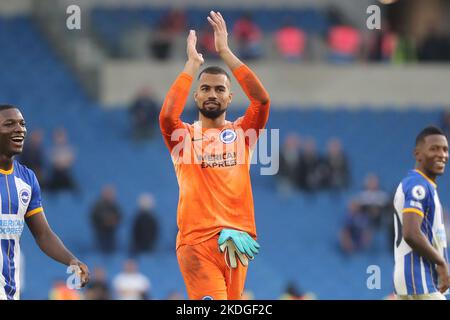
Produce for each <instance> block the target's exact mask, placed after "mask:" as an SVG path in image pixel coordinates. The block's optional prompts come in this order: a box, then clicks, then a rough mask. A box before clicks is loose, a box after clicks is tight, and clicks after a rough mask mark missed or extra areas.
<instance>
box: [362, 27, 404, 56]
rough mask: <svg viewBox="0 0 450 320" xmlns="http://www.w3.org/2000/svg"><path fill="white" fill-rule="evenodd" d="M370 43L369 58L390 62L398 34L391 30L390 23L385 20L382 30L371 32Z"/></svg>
mask: <svg viewBox="0 0 450 320" xmlns="http://www.w3.org/2000/svg"><path fill="white" fill-rule="evenodd" d="M370 36H371V37H370V39H369V44H368V54H367V56H368V60H369V61H377V62H389V61H391V60H392V57H393V55H394V52H395V48H396V46H397V35H396V34H395V33H394V32H392V31H391V28H390V24H389V22H388V21H387V20H383V21H382V23H381V29H380V30H372V31H371V32H370Z"/></svg>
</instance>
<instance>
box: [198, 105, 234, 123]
mask: <svg viewBox="0 0 450 320" xmlns="http://www.w3.org/2000/svg"><path fill="white" fill-rule="evenodd" d="M197 108H198V111H199V112H200V113H201V114H202V115H203V116H204V117H206V118H208V119H212V120H214V119H216V118H218V117H220V116H221V115H222V114H223V113H224V112H225V111H227V108H223V109H221V108H220V107H218V108H215V109H212V110H208V109H205V108H199V107H197Z"/></svg>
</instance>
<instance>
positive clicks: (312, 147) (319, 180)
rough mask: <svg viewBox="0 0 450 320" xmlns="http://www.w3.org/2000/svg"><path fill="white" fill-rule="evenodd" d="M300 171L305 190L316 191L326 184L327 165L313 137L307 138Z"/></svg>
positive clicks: (301, 182) (302, 185) (301, 183)
mask: <svg viewBox="0 0 450 320" xmlns="http://www.w3.org/2000/svg"><path fill="white" fill-rule="evenodd" d="M299 171H300V172H299V173H300V185H301V187H302V188H303V189H304V190H305V191H308V192H316V191H319V190H320V189H321V188H322V187H323V186H324V179H325V174H326V167H325V163H324V161H323V159H322V157H321V156H320V155H319V154H318V152H317V149H316V141H315V140H314V139H313V138H308V139H306V140H305V143H304V148H303V156H302V158H301V162H300V170H299Z"/></svg>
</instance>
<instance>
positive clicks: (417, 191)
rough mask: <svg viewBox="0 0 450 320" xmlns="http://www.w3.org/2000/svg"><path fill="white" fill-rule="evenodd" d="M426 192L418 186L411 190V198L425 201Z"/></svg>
mask: <svg viewBox="0 0 450 320" xmlns="http://www.w3.org/2000/svg"><path fill="white" fill-rule="evenodd" d="M425 195H426V191H425V188H424V187H422V186H420V185H418V186H415V187H414V188H413V189H412V196H413V197H414V198H415V199H417V200H423V199H425Z"/></svg>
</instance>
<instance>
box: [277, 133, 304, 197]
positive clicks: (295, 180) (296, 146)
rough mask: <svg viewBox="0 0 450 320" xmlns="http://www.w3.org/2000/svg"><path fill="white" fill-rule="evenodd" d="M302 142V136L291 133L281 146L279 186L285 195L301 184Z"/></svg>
mask: <svg viewBox="0 0 450 320" xmlns="http://www.w3.org/2000/svg"><path fill="white" fill-rule="evenodd" d="M300 142H301V141H300V137H299V136H298V135H297V134H296V133H291V134H289V135H288V136H287V137H286V139H285V140H284V143H283V146H282V147H281V151H280V164H279V171H278V176H277V178H278V180H277V187H278V189H279V191H280V192H281V193H283V194H285V195H287V194H289V193H291V192H292V190H294V189H295V188H298V187H299V186H300V181H299V179H300V175H299V170H300V161H301V151H300Z"/></svg>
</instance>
